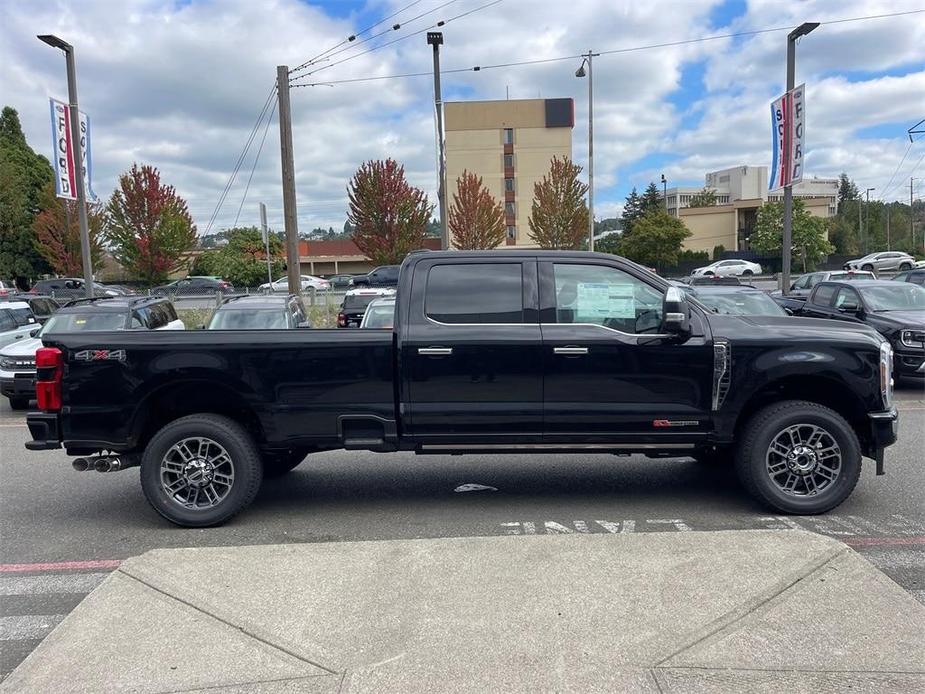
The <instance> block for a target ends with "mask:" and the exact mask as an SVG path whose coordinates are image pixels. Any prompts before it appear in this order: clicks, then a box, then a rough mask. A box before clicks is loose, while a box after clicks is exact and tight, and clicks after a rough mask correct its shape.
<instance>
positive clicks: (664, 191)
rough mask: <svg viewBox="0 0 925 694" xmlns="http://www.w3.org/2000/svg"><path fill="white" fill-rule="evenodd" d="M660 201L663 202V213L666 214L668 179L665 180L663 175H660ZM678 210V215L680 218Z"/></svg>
mask: <svg viewBox="0 0 925 694" xmlns="http://www.w3.org/2000/svg"><path fill="white" fill-rule="evenodd" d="M662 199H663V200H664V201H665V212H666V213H667V212H668V179H667V178H665V174H662ZM680 214H681V213H680V210H679V211H678V215H679V216H680Z"/></svg>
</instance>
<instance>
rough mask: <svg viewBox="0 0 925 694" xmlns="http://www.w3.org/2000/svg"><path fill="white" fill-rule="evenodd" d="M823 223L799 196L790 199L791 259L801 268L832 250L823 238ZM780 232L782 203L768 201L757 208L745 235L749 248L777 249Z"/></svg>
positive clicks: (814, 262) (782, 222) (806, 267)
mask: <svg viewBox="0 0 925 694" xmlns="http://www.w3.org/2000/svg"><path fill="white" fill-rule="evenodd" d="M826 231H827V223H826V220H824V219H823V218H821V217H816V216H814V215H812V214H810V213H809V212H808V211H807V209H806V205H805V204H804V203H803V201H802V200H800V199H799V198H795V199H794V201H793V227H792V244H791V247H790V248H791V250H790V257H791V262H792V263H793V264H794V266H795V267H796V266H798V265H799V266H801V267H802V269H803V272H806V271H807V270H808V269H810V268H812V267H814V266H815V264H816V263H818V262H819V261H821V260H822V259H823V258H824V257H825V256H827V255H829V254H830V253H832V252H833V251H834V250H835V247H834V246H833V245H832V244H831V243H829V240H828V239H827V238H826ZM783 235H784V204H783V203H782V202H770V203H766V204H765V205H762V206H761V208H760V209H759V210H758V218H757V220H756V221H755V228H754V230H753V231H752V235H751V237H750V239H749V243H750V245H751V247H752V248H754V249H755V250H757V251H762V252H764V253H775V252H778V253H779V252H780V251H781V247H782V245H783Z"/></svg>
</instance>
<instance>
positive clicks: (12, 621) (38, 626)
mask: <svg viewBox="0 0 925 694" xmlns="http://www.w3.org/2000/svg"><path fill="white" fill-rule="evenodd" d="M64 617H65V615H63V614H29V615H22V616H19V617H0V641H22V640H25V639H44V638H45V637H46V636H48V633H49V632H50V631H51V630H52V629H54V628H55V627H56V626H58V623H59V622H60V621H61V620H62V619H64Z"/></svg>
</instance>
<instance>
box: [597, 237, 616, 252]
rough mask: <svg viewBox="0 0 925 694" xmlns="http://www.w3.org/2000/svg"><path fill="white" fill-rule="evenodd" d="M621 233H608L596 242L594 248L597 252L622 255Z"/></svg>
mask: <svg viewBox="0 0 925 694" xmlns="http://www.w3.org/2000/svg"><path fill="white" fill-rule="evenodd" d="M620 236H621V235H620V234H607V236H604V237H602V238H599V239H597V240H596V241H595V242H594V250H595V251H596V252H597V253H610V254H611V255H620Z"/></svg>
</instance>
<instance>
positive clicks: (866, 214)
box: [864, 188, 876, 251]
mask: <svg viewBox="0 0 925 694" xmlns="http://www.w3.org/2000/svg"><path fill="white" fill-rule="evenodd" d="M872 190H876V188H868V189H867V190H865V191H864V197H865V198H867V200H866V201H865V203H864V250H865V251H866V250H867V238H868V233H867V232H868V230H869V229H870V191H872Z"/></svg>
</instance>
